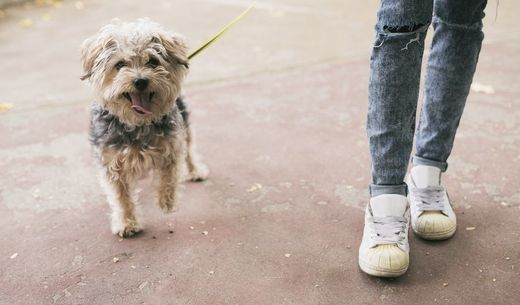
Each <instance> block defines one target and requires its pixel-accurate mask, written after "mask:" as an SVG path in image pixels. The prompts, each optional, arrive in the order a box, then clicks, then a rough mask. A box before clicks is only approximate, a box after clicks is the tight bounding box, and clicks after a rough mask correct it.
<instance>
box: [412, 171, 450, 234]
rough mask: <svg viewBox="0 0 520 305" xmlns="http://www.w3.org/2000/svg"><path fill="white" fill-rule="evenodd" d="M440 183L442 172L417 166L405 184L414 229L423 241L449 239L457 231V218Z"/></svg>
mask: <svg viewBox="0 0 520 305" xmlns="http://www.w3.org/2000/svg"><path fill="white" fill-rule="evenodd" d="M440 182H441V170H440V169H439V168H437V167H434V166H425V165H417V166H414V167H413V168H412V170H411V174H410V175H409V176H408V179H407V181H406V183H407V184H408V199H409V200H410V209H411V215H412V229H413V231H414V233H415V234H417V235H418V236H419V237H421V238H423V239H429V240H443V239H448V238H450V237H452V236H453V234H455V230H456V229H457V217H456V216H455V212H453V209H452V207H451V204H450V199H449V197H448V193H447V192H446V189H445V188H444V187H443V186H441V183H440Z"/></svg>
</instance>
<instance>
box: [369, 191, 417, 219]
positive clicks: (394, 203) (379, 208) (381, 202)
mask: <svg viewBox="0 0 520 305" xmlns="http://www.w3.org/2000/svg"><path fill="white" fill-rule="evenodd" d="M407 205H408V202H407V200H406V197H405V196H403V195H396V194H388V195H379V196H376V197H372V198H371V199H370V207H371V208H372V215H374V216H376V217H386V216H403V215H404V212H405V211H406V206H407Z"/></svg>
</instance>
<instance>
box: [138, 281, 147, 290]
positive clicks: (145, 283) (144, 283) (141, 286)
mask: <svg viewBox="0 0 520 305" xmlns="http://www.w3.org/2000/svg"><path fill="white" fill-rule="evenodd" d="M146 286H148V282H143V283H141V285H139V290H142V289H143V288H144V287H146Z"/></svg>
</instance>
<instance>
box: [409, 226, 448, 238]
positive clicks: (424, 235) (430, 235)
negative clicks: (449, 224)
mask: <svg viewBox="0 0 520 305" xmlns="http://www.w3.org/2000/svg"><path fill="white" fill-rule="evenodd" d="M412 231H413V233H414V234H415V235H417V236H418V237H420V238H422V239H426V240H446V239H449V238H451V237H452V236H453V235H455V232H456V231H457V227H456V226H455V227H453V228H451V229H449V230H447V231H443V232H432V233H422V232H417V231H415V229H414V228H413V226H412Z"/></svg>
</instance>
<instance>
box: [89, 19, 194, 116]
mask: <svg viewBox="0 0 520 305" xmlns="http://www.w3.org/2000/svg"><path fill="white" fill-rule="evenodd" d="M186 51H187V48H186V45H185V43H184V41H183V39H182V38H181V37H180V36H178V35H175V34H170V33H168V32H166V31H165V30H163V29H162V28H161V27H160V26H159V25H158V24H156V23H153V22H150V21H147V20H144V19H140V20H137V21H136V22H119V21H115V22H113V23H111V24H109V25H106V26H105V27H103V28H102V29H101V30H100V31H99V32H98V33H97V34H96V35H95V36H93V37H91V38H88V39H87V40H85V42H84V43H83V46H82V50H81V61H82V63H83V69H84V74H83V76H82V77H81V79H83V80H85V79H88V80H89V81H90V83H91V84H92V86H93V87H94V89H95V92H96V98H97V99H98V102H99V104H100V105H101V106H102V107H103V108H105V109H106V110H108V111H109V112H110V113H112V114H114V115H116V116H117V117H118V118H119V119H120V120H121V121H122V122H123V123H126V124H129V125H143V124H149V123H151V122H153V121H156V120H159V119H160V118H161V117H163V116H164V115H165V114H167V113H168V112H170V111H172V110H173V109H174V107H175V100H176V99H177V97H178V96H179V95H180V90H181V83H182V81H183V79H184V77H185V76H186V74H187V72H188V58H187V55H186Z"/></svg>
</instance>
